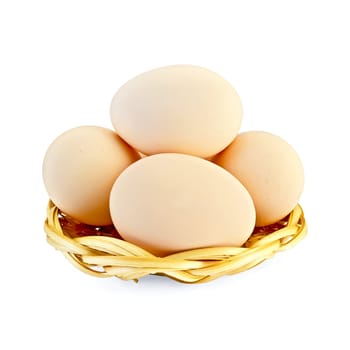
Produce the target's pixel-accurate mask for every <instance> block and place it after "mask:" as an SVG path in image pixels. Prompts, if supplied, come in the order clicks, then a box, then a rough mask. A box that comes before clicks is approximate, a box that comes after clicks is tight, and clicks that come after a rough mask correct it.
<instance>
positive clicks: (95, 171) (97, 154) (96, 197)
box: [43, 126, 140, 226]
mask: <svg viewBox="0 0 350 350" xmlns="http://www.w3.org/2000/svg"><path fill="white" fill-rule="evenodd" d="M139 158H140V156H139V155H138V154H137V153H136V152H135V151H134V150H133V149H132V148H130V146H128V145H127V144H126V143H125V142H124V141H123V140H122V139H121V138H120V137H119V136H118V135H117V134H116V133H114V132H113V131H111V130H108V129H105V128H101V127H97V126H81V127H77V128H74V129H71V130H69V131H67V132H65V133H63V134H62V135H60V136H59V137H58V138H57V139H56V140H55V141H54V142H53V143H52V144H51V145H50V147H49V148H48V150H47V152H46V155H45V159H44V164H43V178H44V184H45V187H46V190H47V192H48V194H49V196H50V198H51V199H52V201H53V202H54V203H55V204H56V205H57V206H58V207H59V208H60V209H61V210H62V211H63V212H65V213H66V214H68V215H70V216H72V217H73V218H75V219H77V220H79V221H81V222H83V223H86V224H90V225H101V226H102V225H109V224H111V223H112V220H111V216H110V212H109V195H110V191H111V188H112V186H113V183H114V182H115V180H116V178H117V177H118V176H119V174H120V173H121V172H122V171H123V170H124V169H125V168H126V167H127V166H129V165H130V164H131V163H132V162H134V161H136V160H138V159H139Z"/></svg>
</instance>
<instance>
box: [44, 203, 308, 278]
mask: <svg viewBox="0 0 350 350" xmlns="http://www.w3.org/2000/svg"><path fill="white" fill-rule="evenodd" d="M45 232H46V235H47V241H48V242H49V243H50V244H51V245H52V246H53V247H55V248H56V249H58V250H60V251H61V252H62V253H63V254H64V255H65V256H66V258H68V260H70V261H71V262H72V263H73V265H75V266H76V267H78V268H79V269H80V270H82V271H83V272H86V273H89V274H90V275H93V276H98V277H111V276H116V277H119V278H121V279H123V280H135V281H137V280H138V279H139V278H140V277H143V276H146V275H149V274H157V275H165V276H168V277H170V278H172V279H175V280H177V281H179V282H184V283H203V282H208V281H210V280H213V279H215V278H218V277H220V276H223V275H232V274H235V273H239V272H242V271H245V270H248V269H250V268H252V267H254V266H256V265H258V264H260V263H261V262H263V261H264V260H266V259H268V258H271V257H272V256H273V255H274V254H275V253H276V252H278V251H282V250H285V249H287V248H290V247H292V246H294V245H295V244H296V243H297V242H299V241H300V240H301V239H302V238H303V237H304V236H305V235H306V232H307V226H306V222H305V218H304V213H303V210H302V208H301V206H300V205H297V206H296V207H295V209H294V210H293V211H292V212H291V213H290V215H288V216H287V217H286V218H285V219H283V220H281V221H280V222H278V223H276V224H273V225H270V226H266V227H263V228H256V229H255V231H254V233H253V234H252V236H251V237H250V238H249V240H248V241H247V242H246V243H245V245H244V246H243V247H239V248H237V247H218V248H201V249H194V250H189V251H185V252H180V253H175V254H171V255H168V256H166V257H162V258H159V257H156V256H154V255H152V254H151V253H149V252H147V251H146V250H144V249H142V248H140V247H138V246H136V245H134V244H132V243H129V242H126V241H124V240H122V239H121V237H120V236H119V234H118V233H117V231H116V230H115V229H114V228H113V226H108V227H94V226H89V225H85V224H80V223H78V222H76V221H74V220H73V219H71V218H69V217H67V216H66V215H64V214H63V213H61V211H60V210H59V209H58V208H57V207H56V206H55V205H54V204H53V202H52V201H50V202H49V204H48V208H47V218H46V221H45Z"/></svg>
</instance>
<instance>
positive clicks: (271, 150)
mask: <svg viewBox="0 0 350 350" xmlns="http://www.w3.org/2000/svg"><path fill="white" fill-rule="evenodd" d="M213 161H214V162H215V163H216V164H218V165H220V166H222V167H223V168H225V169H226V170H228V171H229V172H230V173H231V174H233V175H234V176H236V177H237V179H238V180H239V181H240V182H241V183H242V184H243V185H244V186H245V188H246V189H247V190H248V192H249V193H250V195H251V196H252V198H253V201H254V204H255V209H256V225H257V226H265V225H269V224H272V223H275V222H277V221H278V220H280V219H282V218H284V217H285V216H286V215H287V214H289V213H290V212H291V211H292V210H293V209H294V207H295V206H296V205H297V203H298V201H299V198H300V196H301V193H302V190H303V185H304V171H303V166H302V163H301V161H300V159H299V157H298V155H297V153H296V152H295V151H294V149H293V148H292V147H291V146H290V145H289V144H288V143H287V142H286V141H284V140H282V139H281V138H280V137H278V136H276V135H273V134H270V133H267V132H263V131H250V132H245V133H242V134H240V135H238V136H237V137H236V139H235V140H234V142H233V143H232V144H231V145H230V146H229V147H227V148H226V149H225V150H224V151H223V152H221V153H220V154H218V155H217V156H216V157H215V158H214V159H213Z"/></svg>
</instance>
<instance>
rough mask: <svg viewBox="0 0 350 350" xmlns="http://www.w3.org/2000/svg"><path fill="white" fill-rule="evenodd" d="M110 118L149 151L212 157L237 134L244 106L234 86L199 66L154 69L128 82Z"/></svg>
mask: <svg viewBox="0 0 350 350" xmlns="http://www.w3.org/2000/svg"><path fill="white" fill-rule="evenodd" d="M110 114H111V121H112V124H113V126H114V128H115V130H116V131H117V133H118V134H119V135H120V136H121V137H122V138H123V139H124V140H125V141H126V142H127V143H129V144H130V145H132V147H134V148H135V149H137V150H139V151H140V152H142V153H144V154H147V155H151V154H156V153H167V152H175V153H184V154H191V155H196V156H199V157H203V158H207V157H211V156H213V155H215V154H217V153H218V152H220V151H221V150H223V149H224V148H225V147H226V146H227V145H229V144H230V143H231V142H232V141H233V139H234V137H235V136H236V135H237V133H238V130H239V127H240V124H241V119H242V106H241V101H240V98H239V96H238V95H237V93H236V91H235V90H234V88H233V87H232V86H231V85H230V84H229V83H228V82H227V81H226V80H225V79H224V78H222V77H221V76H219V75H218V74H216V73H214V72H212V71H210V70H208V69H205V68H202V67H197V66H191V65H175V66H167V67H162V68H158V69H154V70H151V71H148V72H145V73H143V74H141V75H138V76H136V77H135V78H133V79H131V80H130V81H128V82H127V83H126V84H124V85H123V86H122V87H121V88H120V89H119V90H118V91H117V93H116V94H115V96H114V97H113V100H112V103H111V107H110Z"/></svg>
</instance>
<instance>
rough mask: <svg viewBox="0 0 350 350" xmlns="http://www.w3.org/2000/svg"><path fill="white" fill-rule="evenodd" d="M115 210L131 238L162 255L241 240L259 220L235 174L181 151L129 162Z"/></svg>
mask: <svg viewBox="0 0 350 350" xmlns="http://www.w3.org/2000/svg"><path fill="white" fill-rule="evenodd" d="M110 210H111V216H112V219H113V223H114V225H115V227H116V228H117V230H118V232H119V233H120V235H121V236H122V237H123V238H124V239H125V240H126V241H128V242H131V243H134V244H136V245H139V246H140V247H143V248H145V249H147V250H149V251H151V252H153V253H154V254H156V255H158V256H163V255H166V254H169V253H172V252H177V251H183V250H188V249H193V248H201V247H217V246H241V245H242V244H243V243H244V242H245V241H246V240H247V239H248V237H249V236H250V234H251V233H252V231H253V229H254V224H255V209H254V204H253V201H252V199H251V197H250V195H249V193H248V191H247V190H246V189H245V188H244V187H243V186H242V185H241V183H240V182H239V181H238V180H237V179H236V178H235V177H234V176H232V175H231V174H230V173H229V172H227V171H226V170H224V169H222V168H220V167H218V166H217V165H215V164H213V163H211V162H209V161H207V160H204V159H201V158H198V157H194V156H190V155H184V154H175V153H172V154H167V153H163V154H157V155H152V156H148V157H146V158H143V159H141V160H139V161H137V162H135V163H133V164H132V165H130V166H129V167H128V168H126V169H125V170H124V171H123V172H122V174H121V175H120V176H119V177H118V179H117V180H116V182H115V184H114V186H113V188H112V191H111V196H110Z"/></svg>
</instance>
